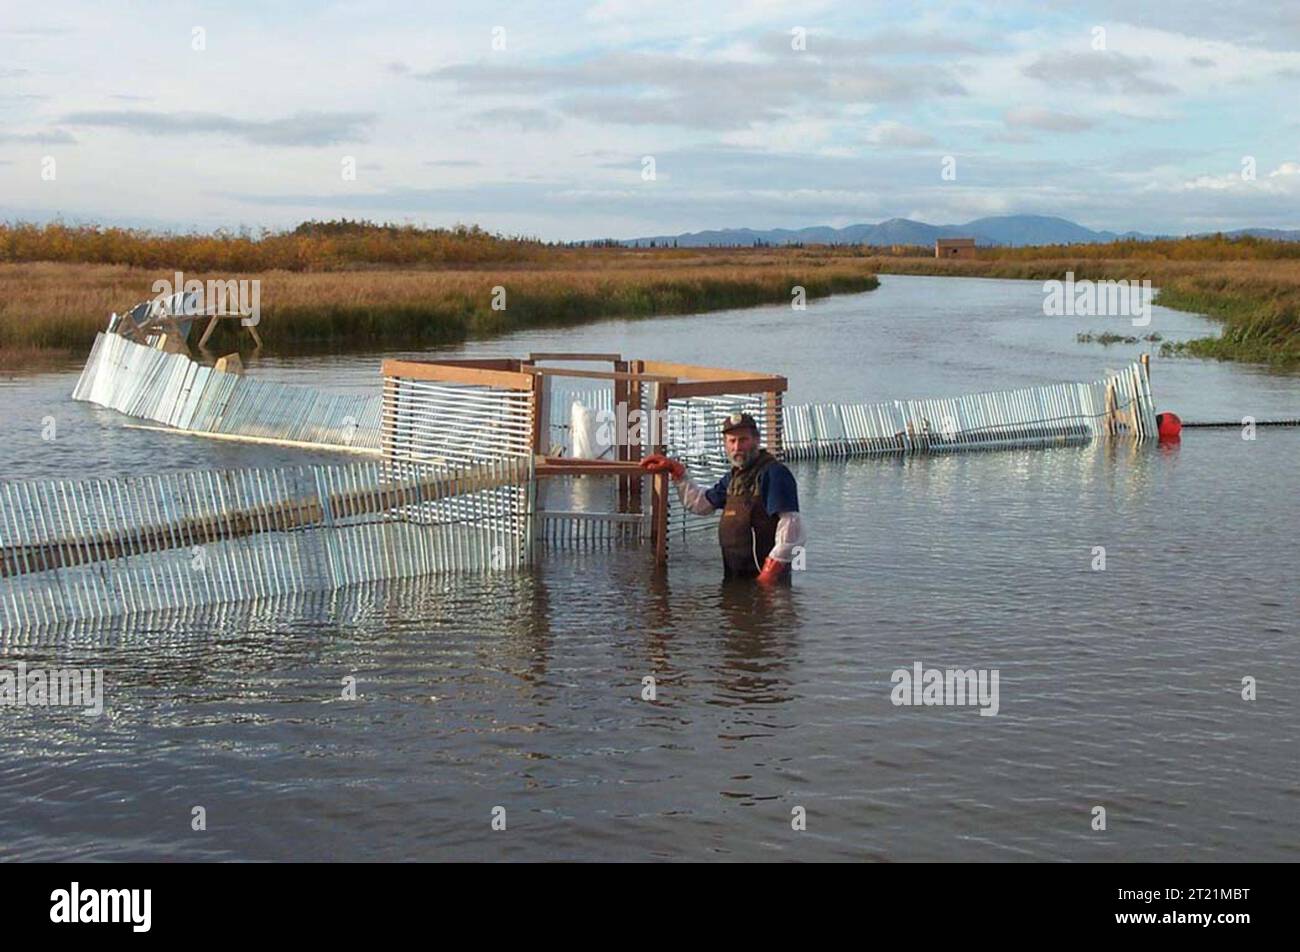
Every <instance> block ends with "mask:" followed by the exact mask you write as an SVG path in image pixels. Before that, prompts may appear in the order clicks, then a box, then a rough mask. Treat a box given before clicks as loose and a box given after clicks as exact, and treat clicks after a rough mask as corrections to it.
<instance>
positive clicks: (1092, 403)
mask: <svg viewBox="0 0 1300 952" xmlns="http://www.w3.org/2000/svg"><path fill="white" fill-rule="evenodd" d="M1102 432H1107V433H1111V434H1123V435H1127V436H1130V437H1132V438H1134V439H1137V440H1138V441H1145V440H1150V439H1154V438H1155V437H1156V436H1157V428H1156V421H1155V404H1154V399H1153V397H1152V394H1151V381H1150V377H1149V376H1148V374H1147V370H1146V367H1145V366H1144V365H1143V364H1141V363H1134V364H1132V365H1130V366H1129V367H1126V368H1124V369H1123V370H1121V371H1120V372H1118V373H1116V374H1112V375H1111V376H1109V377H1106V378H1103V379H1101V380H1097V381H1094V382H1092V383H1058V384H1048V385H1046V386H1041V387H1024V388H1021V389H1018V390H1002V391H996V392H992V393H978V394H970V395H966V396H960V397H945V398H940V399H932V400H893V401H889V402H883V403H817V404H805V405H803V406H786V407H785V408H784V434H783V435H784V440H783V445H784V453H785V458H786V459H835V458H845V457H856V456H877V455H904V454H909V453H954V452H963V451H969V450H994V449H1014V448H1032V447H1047V446H1068V445H1077V444H1079V443H1086V442H1088V441H1089V440H1091V439H1093V438H1094V437H1096V436H1097V435H1099V434H1100V433H1102Z"/></svg>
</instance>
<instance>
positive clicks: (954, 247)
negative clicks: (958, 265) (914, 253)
mask: <svg viewBox="0 0 1300 952" xmlns="http://www.w3.org/2000/svg"><path fill="white" fill-rule="evenodd" d="M934 256H935V257H936V258H974V257H975V239H974V238H936V239H935V240H934Z"/></svg>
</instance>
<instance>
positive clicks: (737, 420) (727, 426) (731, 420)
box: [722, 413, 758, 436]
mask: <svg viewBox="0 0 1300 952" xmlns="http://www.w3.org/2000/svg"><path fill="white" fill-rule="evenodd" d="M735 430H753V431H754V435H755V436H758V424H757V423H755V422H754V418H753V417H752V416H750V415H749V414H748V413H733V414H731V416H729V417H727V418H726V419H725V420H723V421H722V432H723V433H731V432H733V431H735Z"/></svg>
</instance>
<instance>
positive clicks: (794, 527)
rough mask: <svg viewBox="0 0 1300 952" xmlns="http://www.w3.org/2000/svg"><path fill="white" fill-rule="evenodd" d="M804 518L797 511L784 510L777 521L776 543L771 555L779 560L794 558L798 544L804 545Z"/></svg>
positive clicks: (784, 560)
mask: <svg viewBox="0 0 1300 952" xmlns="http://www.w3.org/2000/svg"><path fill="white" fill-rule="evenodd" d="M803 541H804V540H803V520H802V519H800V518H799V513H797V512H783V513H781V516H780V518H779V519H777V521H776V545H774V546H772V551H771V552H770V553H769V556H770V557H771V558H773V559H776V560H777V561H778V562H790V561H792V560H793V559H794V550H795V547H796V546H800V545H803Z"/></svg>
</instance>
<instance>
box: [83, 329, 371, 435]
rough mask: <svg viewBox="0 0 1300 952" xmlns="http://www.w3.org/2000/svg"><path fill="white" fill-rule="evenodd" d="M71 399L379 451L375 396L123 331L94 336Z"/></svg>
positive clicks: (196, 427)
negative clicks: (259, 374)
mask: <svg viewBox="0 0 1300 952" xmlns="http://www.w3.org/2000/svg"><path fill="white" fill-rule="evenodd" d="M72 396H73V399H74V400H82V401H86V402H89V403H94V404H98V405H99V406H101V407H108V408H109V409H111V410H117V411H118V412H119V413H124V414H126V415H127V416H132V417H137V418H140V419H145V420H153V421H154V422H156V423H162V424H165V425H167V426H171V427H176V428H177V429H180V430H184V431H187V432H191V433H200V434H207V435H224V436H238V437H245V438H253V439H267V440H275V441H283V442H290V443H309V444H320V445H322V446H326V447H331V446H332V447H337V448H348V449H370V450H374V451H376V452H377V451H378V448H379V420H380V406H381V401H380V398H379V396H378V395H377V394H376V395H374V396H353V395H348V394H330V393H324V392H322V391H319V390H317V389H315V388H313V387H299V386H293V385H292V384H284V383H276V382H274V381H269V380H257V379H254V378H251V377H246V376H244V375H243V374H238V373H227V372H225V371H222V370H217V369H216V368H214V367H208V366H205V365H203V364H199V363H196V362H195V361H193V360H191V359H190V358H189V357H188V356H186V355H185V354H178V353H169V352H167V351H163V350H157V349H155V348H153V347H147V346H145V345H144V344H138V343H136V342H135V341H131V340H128V339H127V338H125V337H122V336H121V335H120V334H112V333H100V334H99V335H98V336H97V337H96V338H95V344H94V346H93V347H92V349H91V352H90V358H89V359H88V360H87V361H86V366H85V367H84V368H83V369H82V371H81V377H80V379H79V380H78V381H77V386H76V388H75V389H74V390H73V392H72Z"/></svg>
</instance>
